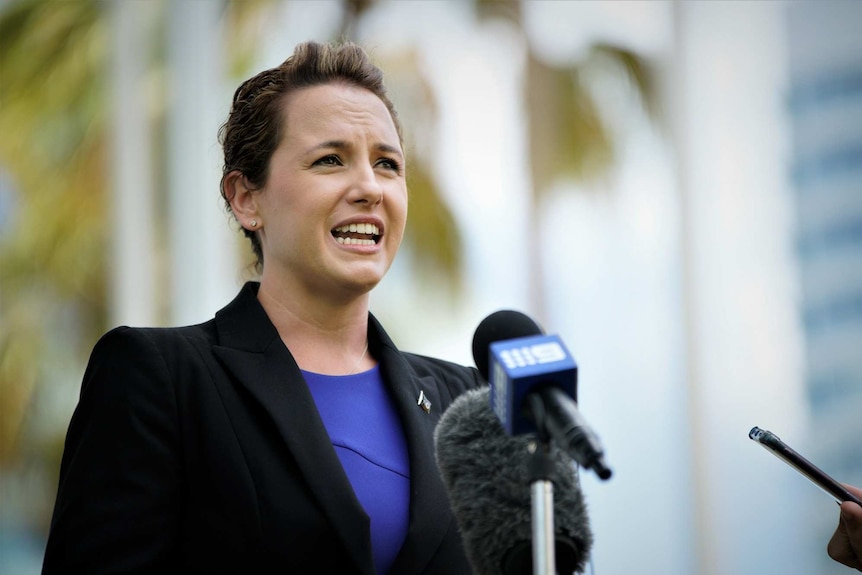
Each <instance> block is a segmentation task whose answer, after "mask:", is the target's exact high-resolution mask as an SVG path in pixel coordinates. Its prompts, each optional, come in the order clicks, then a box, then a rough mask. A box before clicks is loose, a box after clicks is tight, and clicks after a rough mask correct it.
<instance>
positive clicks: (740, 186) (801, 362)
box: [0, 0, 862, 575]
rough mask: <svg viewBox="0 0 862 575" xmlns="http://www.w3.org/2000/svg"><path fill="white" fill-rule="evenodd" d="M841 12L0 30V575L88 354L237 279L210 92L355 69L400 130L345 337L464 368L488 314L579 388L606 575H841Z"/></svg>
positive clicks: (186, 21)
mask: <svg viewBox="0 0 862 575" xmlns="http://www.w3.org/2000/svg"><path fill="white" fill-rule="evenodd" d="M860 27H862V3H860V2H852V1H847V2H839V1H820V2H804V1H796V2H777V1H776V2H719V1H716V2H683V1H666V2H662V1H654V2H623V1H614V2H587V1H578V2H569V1H565V0H556V1H548V2H545V1H537V0H528V1H521V2H519V1H516V0H499V1H492V0H484V1H482V0H433V1H419V0H410V1H407V0H403V1H393V0H377V1H375V0H343V1H338V0H282V1H278V0H241V1H240V0H235V1H226V0H38V1H33V0H0V134H2V137H0V572H2V573H9V574H30V573H38V572H39V569H40V565H41V553H42V550H43V548H44V541H45V536H46V533H47V528H48V524H49V522H50V514H51V510H52V506H53V501H54V496H55V494H56V481H57V476H58V472H59V460H60V456H61V454H62V448H63V439H64V434H65V431H66V428H67V426H68V422H69V419H70V417H71V414H72V411H73V409H74V407H75V404H76V401H77V395H78V392H79V389H80V381H81V377H82V374H83V371H84V368H85V366H86V361H87V358H88V355H89V351H90V349H91V348H92V346H93V345H94V343H95V342H96V340H97V339H98V337H99V335H100V334H102V333H103V332H105V331H106V330H108V329H109V328H111V327H113V326H115V325H119V324H131V325H178V324H186V323H193V322H200V321H204V320H206V319H208V318H210V317H211V316H212V314H213V313H214V312H215V311H216V310H217V309H219V308H220V307H222V306H223V305H224V304H225V303H226V302H228V301H229V300H230V299H231V298H232V297H233V295H234V294H235V293H236V292H237V291H238V288H239V286H240V285H241V284H242V283H243V282H244V281H246V280H248V279H252V278H253V277H254V273H253V267H252V265H251V263H252V258H251V254H250V250H249V248H248V245H247V242H246V241H245V240H244V239H242V238H241V234H240V233H239V232H238V227H237V225H236V223H235V222H232V221H230V219H229V218H228V216H227V214H226V212H225V210H224V208H223V206H222V203H221V198H220V196H219V191H218V182H219V178H220V175H221V159H220V146H219V144H218V140H217V132H218V128H219V126H220V125H221V123H222V122H223V121H224V119H225V118H226V115H227V112H228V109H229V104H230V100H231V96H232V94H233V90H234V89H235V88H236V87H237V86H238V85H239V83H240V82H241V81H242V80H244V79H245V78H247V77H249V76H251V75H253V74H254V73H256V72H258V71H260V70H262V69H265V68H269V67H273V66H275V65H277V64H279V63H280V62H281V61H282V60H284V59H285V58H286V57H287V56H288V55H290V53H291V52H292V50H293V46H294V45H295V44H296V43H298V42H300V41H304V40H308V39H316V40H331V39H338V38H348V39H352V40H355V41H358V42H360V43H361V44H363V45H364V46H365V47H366V48H367V49H368V50H369V51H370V52H371V54H372V56H373V58H374V59H375V61H376V62H377V63H378V64H379V65H380V66H381V67H382V68H383V70H384V72H385V74H386V78H387V83H388V86H389V89H390V92H391V95H392V98H393V100H394V101H395V103H396V106H397V107H398V109H399V112H400V114H401V116H402V121H403V123H404V125H405V139H406V144H407V147H408V157H409V166H408V178H409V180H408V181H409V187H410V193H411V198H410V202H411V206H410V220H409V224H408V232H409V235H408V237H407V240H406V243H405V246H404V247H403V248H402V252H401V254H400V255H399V257H398V259H397V260H396V263H395V265H394V266H393V268H392V270H391V272H390V274H389V276H388V277H387V278H386V280H384V282H383V283H382V284H381V285H380V286H379V287H378V288H377V289H376V290H375V292H374V295H373V298H372V308H373V311H374V312H375V314H376V315H377V316H378V317H379V318H381V320H382V321H383V323H384V325H386V326H387V329H388V331H389V333H390V335H392V337H393V339H394V340H395V341H396V342H397V343H398V344H399V346H400V347H401V348H402V349H405V350H410V351H416V352H420V353H426V354H431V355H435V356H439V357H443V358H446V359H450V360H453V361H458V362H461V363H464V364H468V365H472V364H473V359H472V356H471V352H470V349H471V347H470V346H471V340H472V335H473V330H474V329H475V327H476V325H478V323H479V322H480V321H481V319H482V318H484V317H485V316H486V315H488V314H489V313H491V312H493V311H495V310H497V309H501V308H510V309H518V310H521V311H524V312H526V313H528V314H530V315H532V316H533V317H535V318H537V319H538V320H539V321H540V323H542V324H543V326H544V327H545V329H546V330H547V331H548V332H550V333H558V334H560V335H561V336H562V337H563V339H564V340H565V341H566V342H567V344H568V345H569V347H570V349H571V350H572V352H573V354H574V356H575V358H576V360H577V361H578V364H579V401H580V407H581V410H582V412H583V413H584V414H585V416H586V417H587V419H588V420H590V422H591V423H592V425H593V427H594V429H595V430H596V431H597V432H598V434H599V435H600V437H601V438H602V441H603V443H604V445H605V448H606V451H607V455H608V460H609V462H610V464H611V465H612V467H613V468H614V471H615V475H614V477H613V478H612V479H611V480H610V481H609V482H607V483H602V482H599V481H598V480H597V479H595V478H594V477H592V476H588V475H584V477H583V487H584V490H585V492H586V497H587V502H588V505H589V509H590V514H591V521H592V526H593V530H594V532H595V539H596V541H595V546H594V549H593V561H592V566H591V567H592V572H593V573H595V574H599V575H618V574H629V573H631V574H634V573H637V574H639V575H643V574H646V575H692V574H696V575H728V574H733V575H762V574H767V575H771V574H776V575H779V574H780V575H811V574H818V575H833V574H835V575H840V574H843V573H848V572H849V571H850V570H849V569H847V568H845V567H843V566H840V565H837V564H835V563H833V562H832V561H831V560H830V559H828V557H827V556H826V552H825V547H826V542H827V541H828V539H829V536H830V535H831V533H832V530H833V529H834V527H835V525H836V524H837V520H838V509H837V507H836V506H835V504H834V503H833V502H832V501H831V500H830V498H829V497H828V496H826V495H825V494H823V493H822V492H820V491H819V490H818V489H817V488H815V487H814V486H813V485H811V484H809V483H808V482H807V481H806V480H805V479H804V478H803V477H802V476H800V475H798V474H797V473H795V472H793V471H792V470H790V468H789V467H787V466H785V465H784V464H783V463H781V462H780V461H779V460H778V459H776V458H774V457H772V456H771V455H769V454H767V452H766V451H764V450H763V449H762V448H761V447H759V446H757V445H756V444H754V443H753V442H752V441H750V440H749V439H748V431H749V429H750V428H751V427H753V426H755V425H757V426H760V427H762V428H765V429H769V430H771V431H773V432H775V433H776V434H778V435H779V436H780V437H781V438H782V439H784V440H785V441H787V442H788V443H789V444H790V445H792V446H793V447H794V448H796V450H797V451H800V452H801V453H803V454H804V455H806V456H807V457H808V458H809V459H811V460H812V461H813V462H814V463H816V464H817V465H819V466H820V467H821V468H823V469H824V470H825V471H827V472H828V473H830V474H832V475H833V476H835V477H836V478H838V479H839V480H840V481H844V482H848V483H854V484H856V485H862V417H860V413H862V353H860V350H862V34H859V30H860Z"/></svg>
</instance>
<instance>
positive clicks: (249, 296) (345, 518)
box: [213, 282, 374, 575]
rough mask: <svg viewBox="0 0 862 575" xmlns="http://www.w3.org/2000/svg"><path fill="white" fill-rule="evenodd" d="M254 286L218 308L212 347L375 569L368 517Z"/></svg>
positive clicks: (362, 562)
mask: <svg viewBox="0 0 862 575" xmlns="http://www.w3.org/2000/svg"><path fill="white" fill-rule="evenodd" d="M258 287H259V284H257V283H252V282H250V283H247V284H245V286H244V287H243V289H242V291H241V292H240V293H239V295H238V296H237V297H236V298H235V299H234V300H233V302H231V303H230V304H228V306H227V307H225V308H224V309H222V310H221V311H220V312H218V313H217V314H216V318H215V322H216V329H217V331H218V338H219V339H218V341H219V344H220V345H216V346H214V347H213V353H214V354H215V355H216V357H218V358H219V360H220V361H221V362H222V363H223V365H224V366H225V368H226V369H227V370H228V371H230V372H231V373H232V374H233V375H234V377H235V378H236V380H237V381H238V382H239V383H240V384H241V385H242V386H244V387H245V389H246V390H248V392H249V393H250V394H251V395H252V397H254V398H255V399H256V400H257V402H258V403H259V404H260V406H261V408H262V409H263V410H264V411H265V412H266V413H267V414H269V416H270V418H271V419H272V421H273V423H274V424H275V427H276V429H277V430H278V433H279V435H280V436H281V438H282V439H283V440H284V442H285V443H286V444H287V446H288V449H289V450H290V452H291V453H292V454H293V456H294V458H295V460H296V462H297V464H298V466H299V468H300V469H301V472H302V473H303V475H304V477H305V480H306V483H307V484H308V486H309V489H310V490H311V492H312V493H313V494H314V497H315V498H316V499H317V501H318V503H319V504H320V506H321V508H322V509H323V512H324V513H325V514H326V516H327V518H328V519H329V520H330V523H331V524H332V526H333V528H334V529H335V531H336V533H337V534H338V537H339V538H340V539H341V542H342V544H343V545H344V547H345V548H346V549H347V551H348V553H349V554H350V556H351V558H352V559H353V561H354V563H355V564H356V565H357V566H358V568H359V570H360V572H361V573H364V574H368V575H373V574H374V559H373V556H372V553H371V527H370V520H369V518H368V515H367V514H366V513H365V510H364V509H363V508H362V505H361V504H360V503H359V501H358V500H357V499H356V495H355V494H354V492H353V488H352V487H351V486H350V481H349V480H348V478H347V475H346V474H345V472H344V468H343V467H342V466H341V462H340V461H339V460H338V455H337V454H336V453H335V449H333V448H331V447H330V448H326V447H325V446H326V445H327V444H328V443H329V435H328V434H327V432H326V428H325V427H324V425H323V421H322V420H321V419H320V415H319V414H318V412H317V408H316V407H315V405H314V398H313V397H312V396H311V392H310V391H309V390H308V387H307V386H306V385H305V380H304V378H303V377H302V373H301V372H300V370H299V366H297V365H296V362H295V361H294V359H293V356H291V355H290V352H289V351H288V350H287V348H286V347H285V346H284V344H283V343H282V341H281V338H280V337H279V335H278V331H277V330H276V329H275V326H274V325H273V324H272V322H271V321H270V320H269V317H268V316H267V315H266V312H265V311H264V309H263V307H262V306H261V305H260V303H259V302H258V301H257V289H258ZM321 446H324V448H322V449H321ZM321 478H326V480H325V481H321Z"/></svg>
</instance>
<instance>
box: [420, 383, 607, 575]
mask: <svg viewBox="0 0 862 575" xmlns="http://www.w3.org/2000/svg"><path fill="white" fill-rule="evenodd" d="M488 399H489V398H488V388H481V389H475V390H471V391H468V392H466V393H464V394H462V395H461V396H460V397H458V398H457V399H456V400H455V401H454V402H453V403H452V404H451V405H450V406H449V408H448V409H447V410H446V411H445V412H444V414H443V416H442V417H441V418H440V422H439V423H438V424H437V428H436V430H435V437H434V439H435V446H436V452H437V466H438V467H439V468H440V472H441V476H442V478H443V482H444V484H445V485H446V488H447V491H448V493H449V499H450V503H451V505H452V510H453V513H454V515H455V519H456V521H457V523H458V526H459V527H460V529H461V535H462V539H463V541H464V546H465V549H466V551H467V556H468V558H469V559H470V562H471V564H472V566H473V568H474V571H475V573H476V574H477V575H496V574H501V573H506V574H508V573H531V572H532V563H531V557H532V554H531V541H532V506H531V497H530V485H531V478H530V464H529V462H530V458H531V454H530V452H529V450H528V445H529V444H530V436H527V435H522V436H515V437H512V436H509V435H508V434H506V432H505V430H504V429H503V426H502V425H501V424H500V421H499V420H498V419H497V417H496V415H494V412H493V411H492V410H491V408H490V407H489V405H488ZM552 458H553V471H552V473H551V475H552V477H551V480H552V481H553V485H554V491H553V494H554V525H555V529H554V532H555V533H554V535H555V539H556V543H557V552H556V560H557V567H558V573H568V574H570V573H573V572H582V571H583V569H584V566H585V564H586V561H587V558H588V555H589V550H590V548H591V546H592V540H593V537H592V531H591V530H590V526H589V519H588V517H587V510H586V505H585V503H584V498H583V494H582V493H581V490H580V487H579V485H578V477H577V471H576V467H575V465H574V463H573V462H572V460H571V459H570V458H569V457H568V456H567V455H565V454H564V453H562V452H561V451H560V450H557V449H555V450H554V452H553V454H552Z"/></svg>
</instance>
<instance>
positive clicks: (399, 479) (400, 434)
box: [302, 367, 410, 573]
mask: <svg viewBox="0 0 862 575" xmlns="http://www.w3.org/2000/svg"><path fill="white" fill-rule="evenodd" d="M302 375H303V376H304V377H305V381H306V382H307V384H308V389H309V390H311V395H312V396H313V397H314V401H315V403H316V404H317V410H318V411H319V412H320V417H321V419H323V424H324V425H325V426H326V430H327V432H329V438H330V440H331V441H332V445H333V447H335V452H336V453H337V454H338V458H339V459H340V460H341V465H342V466H343V467H344V471H345V472H346V473H347V477H348V479H350V483H351V485H352V486H353V491H354V493H355V494H356V498H357V499H358V500H359V502H360V503H361V504H362V507H363V508H364V509H365V512H366V513H367V514H368V517H369V518H370V519H371V545H372V552H373V554H374V565H375V567H376V568H377V572H378V573H387V572H388V571H389V569H390V568H391V567H392V563H393V562H394V561H395V557H396V556H397V555H398V551H399V550H400V549H401V545H402V544H403V543H404V539H405V537H406V536H407V524H408V520H409V512H410V463H409V460H408V455H407V441H406V439H405V437H404V431H403V429H402V427H401V421H400V420H399V419H398V413H397V411H396V410H395V404H394V403H393V401H392V398H391V397H390V396H389V392H388V391H387V390H386V386H385V385H384V383H383V378H382V377H381V376H380V369H379V367H374V368H373V369H371V370H369V371H366V372H364V373H357V374H355V375H321V374H319V373H311V372H308V371H303V372H302Z"/></svg>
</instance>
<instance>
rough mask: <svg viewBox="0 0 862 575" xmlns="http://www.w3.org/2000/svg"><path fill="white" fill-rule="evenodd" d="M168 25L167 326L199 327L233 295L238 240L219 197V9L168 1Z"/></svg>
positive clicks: (223, 107)
mask: <svg viewBox="0 0 862 575" xmlns="http://www.w3.org/2000/svg"><path fill="white" fill-rule="evenodd" d="M167 8H168V14H167V19H168V24H169V45H168V57H169V65H170V73H169V80H170V81H169V90H170V92H169V98H168V102H169V114H168V118H169V122H168V147H167V150H168V153H167V166H168V197H169V200H168V208H169V216H168V217H169V220H170V238H171V250H170V254H171V302H170V304H171V305H170V309H171V319H170V322H171V323H172V324H186V323H193V322H200V321H203V320H206V319H208V318H210V317H212V314H213V313H214V312H215V311H217V310H218V309H219V308H221V307H222V306H223V305H224V304H226V303H227V302H228V301H229V300H230V298H231V297H233V295H234V294H235V292H236V288H237V284H238V283H239V277H240V270H239V263H238V256H237V251H238V250H237V239H236V234H237V233H238V232H236V231H233V230H234V229H235V228H233V227H231V226H230V224H229V223H228V217H227V214H226V212H225V210H224V208H223V202H222V199H221V196H220V194H219V180H220V178H221V165H222V156H221V147H220V146H219V144H218V140H217V134H218V128H219V126H220V125H221V123H222V122H223V121H224V119H225V117H226V114H227V111H228V109H229V106H230V96H231V92H230V91H229V90H225V89H223V84H222V70H223V68H224V64H223V62H224V56H223V54H222V49H221V48H222V46H223V45H224V40H223V38H222V37H221V36H222V35H221V16H222V11H223V3H221V2H211V1H202V0H172V1H171V2H169V3H168V5H167Z"/></svg>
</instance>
